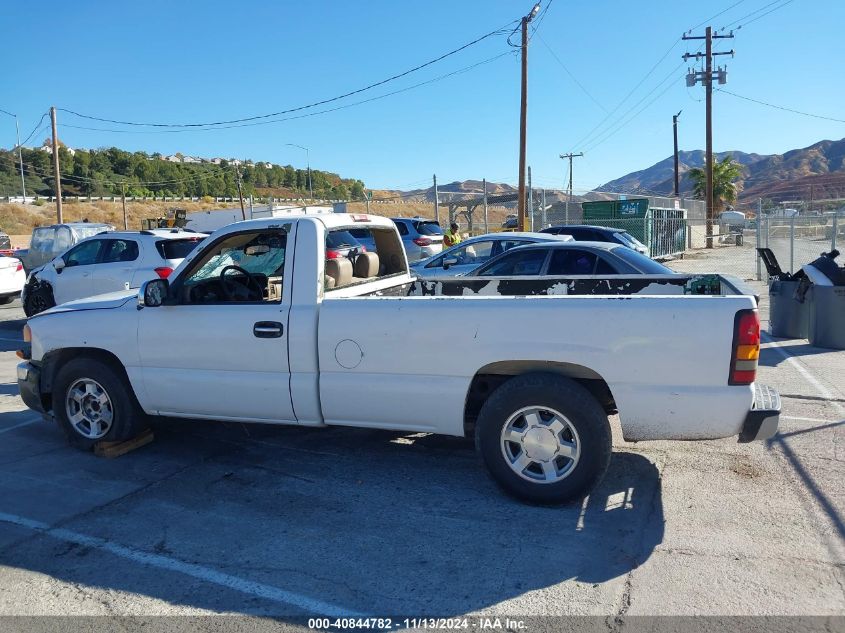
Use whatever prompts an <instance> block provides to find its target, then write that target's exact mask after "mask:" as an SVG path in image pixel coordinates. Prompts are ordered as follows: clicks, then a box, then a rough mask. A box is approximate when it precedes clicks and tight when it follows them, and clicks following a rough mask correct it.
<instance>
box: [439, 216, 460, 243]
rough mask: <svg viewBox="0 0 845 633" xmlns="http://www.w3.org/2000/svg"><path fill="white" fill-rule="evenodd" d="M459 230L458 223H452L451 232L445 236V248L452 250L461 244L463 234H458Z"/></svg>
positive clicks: (447, 232)
mask: <svg viewBox="0 0 845 633" xmlns="http://www.w3.org/2000/svg"><path fill="white" fill-rule="evenodd" d="M459 228H460V227H459V226H458V223H457V222H452V224H450V225H449V230H448V231H446V233H444V234H443V248H450V247H452V246H454V245H455V244H460V243H461V234H460V233H458V229H459Z"/></svg>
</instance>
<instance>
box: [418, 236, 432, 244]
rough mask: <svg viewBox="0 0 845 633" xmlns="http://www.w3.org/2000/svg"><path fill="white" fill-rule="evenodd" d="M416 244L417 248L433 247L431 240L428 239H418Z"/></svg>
mask: <svg viewBox="0 0 845 633" xmlns="http://www.w3.org/2000/svg"><path fill="white" fill-rule="evenodd" d="M414 244H416V245H417V246H431V240H430V239H428V238H427V237H417V238H415V239H414Z"/></svg>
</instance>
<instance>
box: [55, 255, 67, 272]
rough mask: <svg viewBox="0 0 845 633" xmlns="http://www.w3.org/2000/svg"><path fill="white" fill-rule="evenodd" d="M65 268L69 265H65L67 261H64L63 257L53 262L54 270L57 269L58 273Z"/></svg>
mask: <svg viewBox="0 0 845 633" xmlns="http://www.w3.org/2000/svg"><path fill="white" fill-rule="evenodd" d="M65 266H67V264H65V260H64V259H62V258H61V257H57V258H56V259H54V260H53V268H55V269H56V272H57V273H60V272H62V270H63V269H64V267H65Z"/></svg>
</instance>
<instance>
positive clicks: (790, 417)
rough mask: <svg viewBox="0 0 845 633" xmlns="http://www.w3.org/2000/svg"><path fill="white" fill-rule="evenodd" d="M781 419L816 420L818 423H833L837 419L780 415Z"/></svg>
mask: <svg viewBox="0 0 845 633" xmlns="http://www.w3.org/2000/svg"><path fill="white" fill-rule="evenodd" d="M780 419H781V420H796V421H798V422H818V423H819V424H834V423H836V422H837V420H822V419H821V418H797V417H795V416H794V415H782V416H780Z"/></svg>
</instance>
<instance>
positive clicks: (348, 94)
mask: <svg viewBox="0 0 845 633" xmlns="http://www.w3.org/2000/svg"><path fill="white" fill-rule="evenodd" d="M516 21H518V20H514V21H511V22H508V23H507V24H505V25H504V26H503V27H499V28H497V29H495V30H493V31H490V32H489V33H486V34H484V35H482V36H481V37H478V38H476V39H474V40H472V41H471V42H467V43H466V44H464V45H462V46H459V47H458V48H455V49H453V50H451V51H449V52H448V53H444V54H443V55H440V56H439V57H436V58H434V59H431V60H429V61H427V62H424V63H422V64H419V65H418V66H414V67H413V68H410V69H408V70H405V71H403V72H401V73H397V74H395V75H392V76H391V77H388V78H387V79H382V80H381V81H376V82H373V83H371V84H368V85H366V86H364V87H363V88H358V89H356V90H352V91H350V92H346V93H343V94H340V95H337V96H335V97H331V98H329V99H323V100H321V101H314V102H312V103H308V104H305V105H301V106H297V107H295V108H288V109H287V110H279V111H278V112H271V113H268V114H260V115H256V116H251V117H243V118H240V119H229V120H224V121H213V122H208V123H142V122H138V121H121V120H117V119H108V118H105V117H97V116H92V115H88V114H81V113H79V112H75V111H73V110H69V109H66V108H58V109H59V110H61V111H62V112H67V113H68V114H72V115H74V116H78V117H81V118H83V119H89V120H92V121H100V122H103V123H114V124H117V125H131V126H138V127H161V128H198V127H211V126H220V125H231V124H235V123H246V122H250V121H257V120H259V119H269V118H272V117H276V116H281V115H283V114H291V113H293V112H299V111H301V110H306V109H310V108H315V107H317V106H321V105H326V104H327V103H332V102H335V101H339V100H340V99H345V98H347V97H351V96H353V95H356V94H360V93H362V92H365V91H367V90H371V89H373V88H376V87H378V86H382V85H384V84H386V83H389V82H391V81H395V80H396V79H400V78H402V77H405V76H407V75H410V74H411V73H414V72H417V71H419V70H422V69H423V68H426V67H428V66H431V65H432V64H436V63H437V62H439V61H442V60H444V59H446V58H447V57H451V56H452V55H456V54H457V53H459V52H461V51H463V50H466V49H467V48H469V47H470V46H473V45H475V44H478V43H479V42H482V41H483V40H486V39H487V38H489V37H492V36H494V35H499V34H502V33H503V29H505V28H507V27H509V26H510V25H511V24H513V23H514V22H516Z"/></svg>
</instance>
